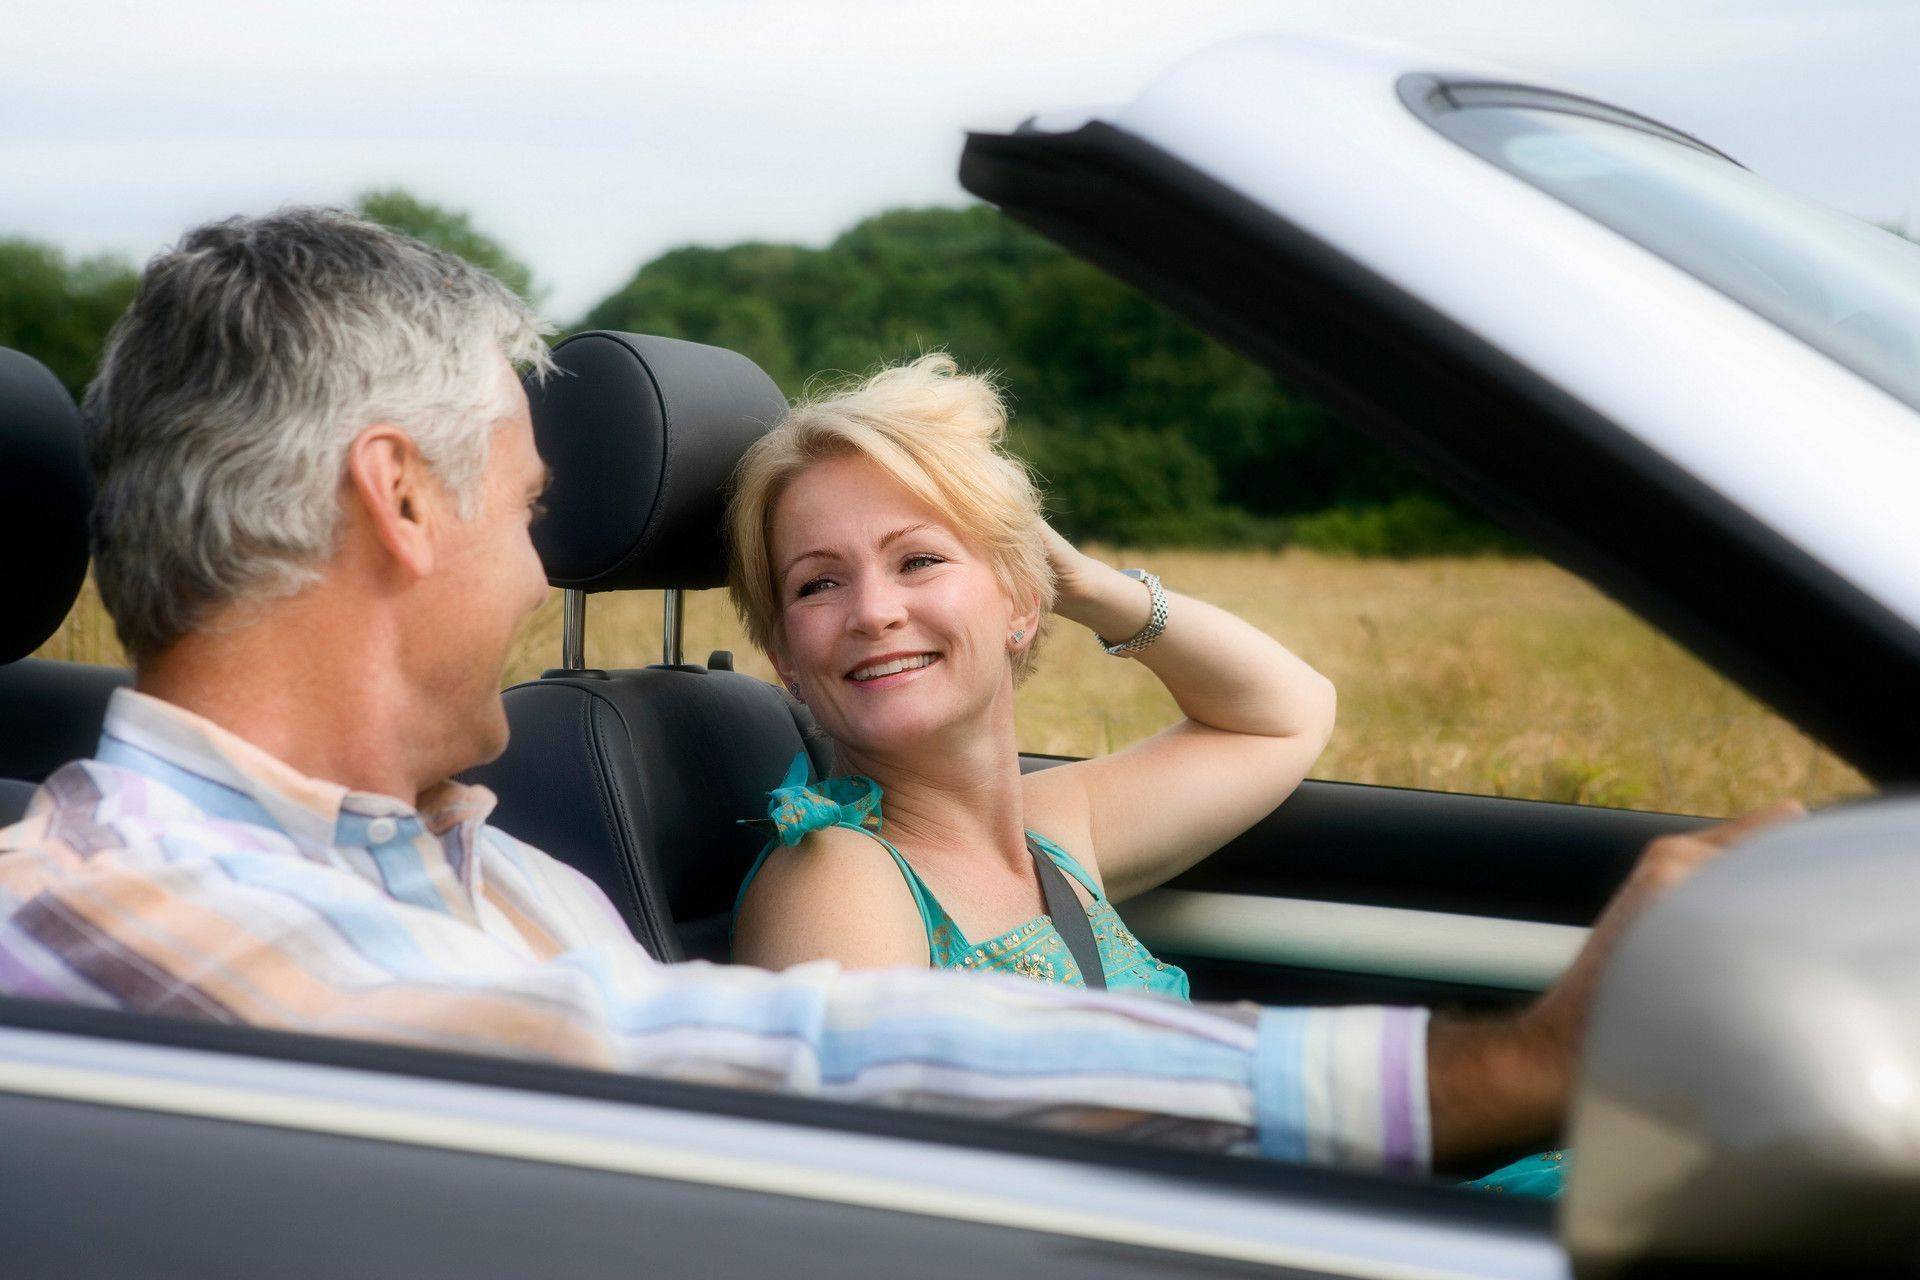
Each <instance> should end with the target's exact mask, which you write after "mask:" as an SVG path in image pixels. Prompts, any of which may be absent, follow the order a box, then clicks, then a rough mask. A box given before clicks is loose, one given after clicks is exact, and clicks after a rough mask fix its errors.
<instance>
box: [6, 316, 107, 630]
mask: <svg viewBox="0 0 1920 1280" xmlns="http://www.w3.org/2000/svg"><path fill="white" fill-rule="evenodd" d="M92 505H93V481H92V480H91V478H90V477H89V476H88V474H87V455H86V442H85V440H84V438H83V437H82V434H81V430H80V411H79V410H78V409H76V408H74V405H73V397H72V396H69V395H68V394H67V389H66V388H65V387H63V386H61V385H60V380H59V379H58V378H56V377H54V376H53V374H52V372H51V371H49V370H48V368H47V367H46V366H45V365H43V364H41V363H40V362H39V361H38V360H35V359H34V358H33V357H32V356H26V355H22V354H20V353H19V352H18V351H9V350H7V349H6V348H4V347H0V554H4V555H5V556H6V558H7V561H8V563H10V564H12V565H13V566H14V569H13V571H12V572H11V573H9V574H8V575H7V578H6V594H7V602H6V607H5V608H4V609H0V662H12V661H13V660H14V659H15V658H24V657H25V656H26V655H28V654H29V653H32V652H33V651H34V650H35V649H37V648H39V647H40V646H41V644H43V643H45V641H46V639H47V637H48V636H50V635H52V634H53V633H54V631H55V630H56V629H58V627H59V626H60V621H61V619H63V618H65V617H66V616H67V611H68V610H69V609H71V608H73V601H74V597H76V596H78V595H79V594H80V584H81V582H82V581H83V580H85V578H86V576H87V513H88V511H89V510H90V509H91V507H92Z"/></svg>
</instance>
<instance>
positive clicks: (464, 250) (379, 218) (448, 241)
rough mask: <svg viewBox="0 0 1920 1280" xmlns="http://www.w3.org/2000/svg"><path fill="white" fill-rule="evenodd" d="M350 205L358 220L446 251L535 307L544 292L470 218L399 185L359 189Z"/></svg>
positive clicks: (523, 266)
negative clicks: (497, 279) (493, 278)
mask: <svg viewBox="0 0 1920 1280" xmlns="http://www.w3.org/2000/svg"><path fill="white" fill-rule="evenodd" d="M353 207H354V210H355V211H356V212H357V213H359V215H360V216H361V217H363V218H366V219H369V220H370V221H373V222H377V223H379V224H380V225H381V226H384V227H391V228H393V229H394V230H395V231H399V232H402V233H404V234H406V235H410V236H412V237H414V238H415V239H417V240H424V241H426V242H427V243H428V244H430V245H432V246H433V247H434V248H436V249H445V250H446V251H447V252H448V253H451V254H457V255H458V256H460V257H462V258H465V259H466V260H467V261H468V262H471V263H473V265H475V266H476V267H480V268H483V269H484V270H487V271H490V272H492V273H493V274H494V275H495V276H497V277H499V279H500V281H501V283H503V284H505V285H506V286H507V287H508V288H509V289H511V290H513V291H514V292H515V293H517V294H519V295H520V296H521V297H523V298H525V299H526V300H527V301H528V302H532V303H538V302H539V301H540V299H541V297H542V296H543V295H544V293H545V290H543V289H541V288H539V287H537V286H536V284H535V282H534V278H533V268H531V267H529V266H528V265H527V264H526V263H525V262H523V261H522V260H521V259H519V258H518V257H516V256H514V254H513V253H512V252H510V251H509V250H508V249H507V247H506V246H505V245H503V244H501V243H500V242H499V241H498V240H495V239H494V238H493V237H492V236H490V235H488V234H486V233H485V232H484V231H481V230H480V229H479V228H478V227H476V226H474V225H473V219H472V217H471V216H469V215H468V214H465V213H462V212H460V211H459V210H457V209H448V208H446V207H444V206H442V205H437V204H434V203H432V202H431V201H427V200H422V199H421V198H420V197H419V196H416V195H414V194H413V193H412V192H410V191H407V190H404V189H403V188H400V187H382V188H379V189H377V190H373V191H363V192H361V193H360V194H359V195H358V196H357V197H355V198H354V202H353Z"/></svg>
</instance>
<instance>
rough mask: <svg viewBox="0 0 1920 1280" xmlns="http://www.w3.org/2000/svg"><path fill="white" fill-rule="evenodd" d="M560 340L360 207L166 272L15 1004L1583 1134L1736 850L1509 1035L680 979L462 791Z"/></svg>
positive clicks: (1212, 1137) (1372, 1161)
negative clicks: (1621, 1016)
mask: <svg viewBox="0 0 1920 1280" xmlns="http://www.w3.org/2000/svg"><path fill="white" fill-rule="evenodd" d="M540 335H541V326H540V324H539V323H538V321H537V320H536V319H535V317H534V316H533V314H532V313H531V312H530V311H529V310H528V309H527V307H526V306H525V305H524V304H523V303H522V302H521V301H520V300H519V299H518V298H516V297H515V296H514V295H513V294H511V293H510V292H508V291H507V290H506V289H505V288H504V287H503V286H501V285H500V284H499V283H498V282H497V281H495V280H493V279H492V278H491V277H489V276H487V275H486V274H485V273H483V272H481V271H479V270H477V269H476V268H474V267H471V266H469V265H468V264H466V263H464V262H462V261H460V260H459V259H457V258H455V257H452V256H451V255H448V254H445V253H441V252H439V251H437V250H434V249H431V248H428V247H427V246H425V245H422V244H420V243H418V242H416V241H412V240H409V239H407V238H405V237H403V236H399V235H396V234H394V233H392V232H389V231H385V230H383V229H381V228H379V227H376V226H373V225H372V224H369V223H366V222H362V221H360V220H358V219H356V218H353V217H350V216H348V215H346V214H343V213H338V212H334V211H328V210H312V209H294V210H288V211H284V212H281V213H278V214H275V215H272V216H270V217H265V218H259V219H240V218H236V219H232V220H229V221H225V222H220V223H215V224H213V225H210V226H206V227H202V228H199V229H198V230H195V231H193V232H190V233H189V234H188V235H187V236H186V237H185V238H184V239H183V240H182V241H181V242H180V244H179V245H178V246H177V247H176V248H174V249H172V250H170V251H168V252H166V253H163V254H162V255H160V256H159V257H158V258H156V259H154V261H153V262H152V263H150V264H149V265H148V267H147V269H146V272H145V274H144V275H143V277H142V279H141V282H140V287H139V291H138V293H137V295H136V297H135V299H134V301H133V304H132V307H131V308H130V310H129V311H128V313H127V315H126V316H125V317H124V318H123V319H122V320H121V321H120V323H119V324H118V325H117V326H116V328H115V330H114V332H113V336H112V338H111V340H110V343H109V348H108V351H107V354H106V359H105V363H104V366H103V369H102V372H101V375H100V377H99V379H98V381H97V382H96V383H95V385H94V386H93V388H92V390H91V392H90V393H89V396H88V410H89V416H90V417H91V419H92V420H93V432H94V436H93V440H92V458H93V465H94V468H95V471H96V475H97V481H98V495H99V496H98V505H97V508H96V512H95V528H94V547H95V572H96V577H97V580H98V582H99V585H100V590H101V593H102V595H103V597H104V598H105V601H106V604H107V607H108V609H109V611H110V612H111V613H112V615H113V618H114V621H115V624H116V626H117V628H118V630H119V634H120V637H121V639H122V641H123V642H124V643H125V645H126V648H127V650H128V652H129V653H130V654H131V655H132V657H133V660H134V664H135V668H136V685H135V689H134V690H123V691H120V692H119V693H117V694H116V695H115V696H114V699H113V702H112V705H111V707H110V708H109V711H108V715H107V720H106V725H105V728H104V731H103V734H102V737H101V741H100V747H99V750H98V753H97V755H96V756H95V757H94V758H93V759H91V760H84V761H79V762H76V763H74V764H70V765H68V766H66V767H65V768H63V769H61V770H60V771H59V772H57V773H55V774H54V775H53V776H52V777H50V778H49V779H48V781H47V783H46V785H45V786H44V787H43V788H41V790H40V791H39V792H38V793H37V794H36V796H35V798H34V800H33V803H32V805H31V807H30V809H29V811H28V814H27V817H26V818H25V819H24V820H23V821H22V822H20V823H19V824H17V825H15V826H13V827H11V828H9V829H7V830H6V831H4V832H0V991H5V992H8V993H11V994H18V995H27V996H35V997H41V998H54V999H65V1000H72V1001H78V1002H83V1003H88V1004H95V1005H102V1006H108V1007H118V1008H125V1009H134V1010H141V1011H148V1012H157V1013H171V1014H179V1015H183V1016H189V1017H197V1018H208V1019H215V1020H220V1021H231V1022H242V1023H249V1024H253V1025H257V1026H263V1027H274V1028H281V1029H286V1030H294V1031H304V1032H316V1033H322V1034H335V1035H350V1036H367V1037H375V1038H379V1039H384V1040H390V1041H398V1042H403V1043H409V1044H417V1045H431V1046H439V1047H445V1048H455V1049H464V1050H471V1051H481V1052H492V1053H504V1054H511V1055H517V1056H522V1057H528V1058H539V1059H546V1060H553V1061H560V1062H567V1063H573V1064H576V1065H582V1066H590V1067H599V1068H605V1069H609V1070H617V1071H631V1072H642V1073H649V1074H658V1075H664V1076H673V1077H679V1078H684V1079H695V1080H704V1081H712V1082H718V1083H727V1084H737V1085H742V1086H747V1087H755V1088H768V1089H786V1090H793V1091H797V1092H807V1093H812V1094H816V1095H824V1096H833V1097H840V1098H850V1099H865V1100H872V1101H884V1102H891V1103H895V1104H898V1105H903V1106H911V1107H917V1108H923V1109H937V1110H942V1111H947V1112H954V1113H961V1114H971V1115H980V1116H994V1117H1001V1118H1019V1119H1028V1120H1032V1121H1034V1122H1038V1123H1046V1124H1050V1125H1054V1126H1061V1127H1072V1128H1080V1129H1085V1130H1089V1131H1098V1132H1105V1133H1114V1132H1127V1131H1132V1132H1137V1133H1140V1134H1143V1135H1151V1136H1153V1137H1155V1138H1156V1139H1159V1140H1163V1141H1170V1142H1179V1143H1185V1144H1191V1145H1206V1146H1215V1147H1222V1148H1236V1149H1238V1148H1245V1149H1253V1148H1255V1147H1257V1148H1259V1149H1261V1150H1264V1151H1266V1152H1267V1153H1269V1154H1272V1155H1275V1156H1280V1157H1286V1158H1304V1159H1323V1160H1329V1161H1339V1162H1345V1163H1349V1164H1354V1165H1360V1166H1372V1167H1378V1166H1383V1165H1384V1166H1401V1167H1409V1168H1418V1167H1424V1166H1425V1164H1426V1163H1427V1161H1428V1160H1429V1159H1430V1157H1431V1156H1432V1155H1433V1153H1435V1152H1438V1153H1440V1154H1441V1155H1442V1156H1443V1157H1458V1156H1461V1155H1463V1154H1466V1153H1469V1152H1472V1151H1475V1150H1486V1149H1492V1148H1497V1147H1511V1146H1514V1145H1517V1144H1519V1143H1523V1142H1528V1141H1533V1140H1536V1139H1538V1138H1542V1137H1544V1136H1545V1135H1546V1134H1547V1133H1548V1132H1549V1131H1550V1130H1551V1129H1552V1127H1553V1125H1554V1123H1555V1121H1556V1119H1557V1116H1558V1113H1559V1109H1560V1106H1561V1103H1562V1101H1563V1100H1564V1096H1565V1091H1566V1078H1567V1072H1568V1066H1569V1063H1570V1057H1571V1052H1572V1045H1573V1043H1574V1041H1575V1039H1576V1036H1577V1031H1578V1028H1579V1025H1580V1022H1581V1021H1582V1019H1583V1017H1584V1010H1585V1005H1586V1003H1587V993H1588V991H1589V990H1590V988H1591V985H1592V981H1593V975H1594V973H1595V971H1596V969H1597V967H1598V965H1599V963H1600V961H1601V959H1602V958H1603V957H1604V955H1605V953H1606V950H1607V947H1608V945H1610V942H1611V939H1612V937H1613V936H1615V935H1616V934H1617V932H1618V929H1619V927H1620V925H1622V924H1624V922H1625V921H1626V920H1627V919H1628V918H1630V917H1631V916H1632V915H1633V914H1634V912H1635V911H1636V910H1637V909H1638V907H1639V906H1640V905H1641V903H1642V902H1644V900H1645V899H1646V897H1647V895H1648V894H1649V893H1651V892H1654V891H1656V890H1657V889H1658V888H1659V887H1661V886H1662V885H1663V884H1666V883H1670V882H1671V881H1673V880H1675V879H1677V878H1679V877H1680V876H1682V875H1684V874H1685V873H1686V872H1687V871H1688V870H1689V869H1690V868H1691V867H1693V866H1694V865H1697V864H1698V862H1700V861H1701V860H1703V859H1704V858H1706V857H1709V856H1711V855H1712V853H1713V852H1714V851H1715V849H1716V848H1717V847H1718V846H1719V845H1720V844H1723V843H1725V840H1726V838H1727V836H1729V835H1731V834H1734V833H1736V830H1737V829H1735V830H1723V831H1722V832H1721V833H1720V834H1718V835H1714V836H1709V837H1704V838H1685V839H1674V840H1668V841H1665V842H1662V843H1661V844H1660V845H1658V846H1657V847H1656V848H1655V850H1654V851H1653V852H1652V853H1651V854H1650V856H1649V859H1648V860H1647V861H1646V862H1645V863H1643V866H1642V870H1641V871H1640V872H1638V873H1636V878H1635V881H1634V882H1633V884H1631V885H1630V886H1629V888H1628V889H1627V891H1626V894H1625V895H1624V896H1623V899H1622V900H1621V901H1620V902H1619V903H1617V904H1616V906H1615V908H1614V909H1613V910H1612V912H1610V914H1609V917H1608V919H1607V921H1605V922H1603V925H1602V927H1601V928H1600V929H1599V930H1597V931H1596V935H1595V941H1594V944H1593V945H1592V946H1590V947H1589V949H1588V951H1587V952H1586V953H1585V954H1584V955H1583V957H1582V959H1581V960H1580V961H1578V962H1577V963H1576V964H1575V966H1574V969H1573V971H1572V972H1571V973H1570V974H1569V976H1568V978H1567V979H1566V980H1565V981H1563V983H1562V984H1561V985H1560V986H1559V987H1557V988H1556V989H1555V991H1554V992H1552V993H1550V994H1549V995H1548V996H1547V997H1546V998H1545V999H1544V1000H1543V1001H1542V1002H1541V1003H1540V1004H1539V1005H1538V1006H1536V1007H1535V1008H1534V1009H1533V1010H1531V1011H1529V1013H1528V1014H1526V1015H1524V1016H1522V1017H1519V1018H1515V1019H1508V1020H1498V1021H1488V1022H1484V1023H1466V1022H1457V1021H1454V1022H1450V1021H1447V1020H1443V1019H1435V1020H1434V1022H1433V1024H1432V1026H1431V1027H1429V1026H1428V1024H1427V1019H1426V1015H1425V1014H1424V1012H1423V1011H1419V1010H1405V1009H1378V1008H1360V1009H1333V1010H1300V1009H1293V1010H1288V1009H1265V1010H1260V1009H1254V1008H1252V1007H1250V1006H1245V1007H1240V1008H1236V1009H1211V1010H1210V1009H1205V1008H1188V1007H1185V1006H1180V1005H1175V1004H1172V1003H1169V1002H1165V1001H1147V1000H1141V999H1133V998H1128V997H1124V996H1109V995H1105V994H1100V993H1087V992H1083V991H1074V990H1069V989H1065V988H1060V987H1054V986H1045V985H1041V984H1036V983H1027V982H1023V981H1020V980H1015V979H1007V980H998V981H995V980H990V979H980V978H975V977H970V976H962V975H957V974H951V973H937V972H928V971H902V972H888V973H872V972H867V973H844V972H841V971H839V970H838V969H837V968H836V967H834V966H832V965H830V964H824V963H823V964H816V965H807V966H802V967H800V968H797V969H792V970H789V971H787V972H786V973H783V974H778V975H775V974H769V973H764V972H761V971H758V970H752V969H746V968H727V967H719V966H712V965H705V964H689V965H681V966H671V967H670V966H665V965H661V964H659V963H657V962H655V961H653V960H652V959H651V958H650V957H649V956H648V955H647V954H646V953H645V952H644V951H643V950H642V949H641V948H640V946H639V945H638V944H636V943H635V942H634V941H633V939H632V937H631V936H630V935H629V934H628V933H627V931H626V928H625V926H624V925H623V924H622V922H621V920H620V917H619V914H618V913H617V912H616V911H615V910H614V908H613V907H612V905H611V904H610V903H608V901H607V900H606V899H605V897H604V896H603V895H602V894H601V893H600V892H599V890H598V889H597V888H595V887H594V886H593V884H592V883H591V882H589V881H588V880H587V879H586V878H585V877H583V876H581V875H579V874H578V873H577V872H574V871H572V870H571V869H569V868H568V867H566V866H564V865H563V864H561V863H559V862H557V861H555V860H554V859H552V858H549V857H547V856H546V855H544V854H542V853H540V852H538V851H537V850H534V849H532V848H529V847H528V846H526V845H525V844H522V843H520V842H519V841H516V840H514V839H513V838H512V837H510V836H508V835H506V834H505V833H503V832H501V831H499V830H497V829H495V828H493V827H490V826H488V825H486V817H487V814H488V812H489V810H490V809H491V807H492V803H493V800H492V796H491V795H489V794H488V793H487V792H486V791H484V790H483V789H481V788H478V787H471V786H463V785H461V784H458V783H455V782H452V781H449V779H451V778H452V777H453V775H454V774H456V773H458V772H459V771H461V770H463V769H466V768H468V767H471V766H473V765H475V764H478V763H481V762H483V761H486V760H489V759H492V758H494V757H496V756H498V755H499V753H500V752H501V750H502V749H503V748H504V746H505V744H506V735H507V725H506V718H505V713H504V710H503V706H502V702H501V699H500V694H499V687H500V676H501V672H502V669H503V667H504V665H505V660H506V655H507V651H508V648H509V645H510V643H511V641H512V639H513V636H514V634H515V631H516V629H517V627H518V625H519V623H520V622H521V621H523V620H524V619H525V618H526V616H527V615H528V614H529V613H530V612H531V611H532V610H533V609H534V608H535V607H536V606H537V605H538V604H539V603H540V602H541V600H542V599H543V598H544V595H545V590H546V582H545V577H544V575H543V573H542V571H541V566H540V562H539V560H538V558H537V556H536V555H535V553H534V549H533V544H532V541H531V539H530V537H529V535H528V528H529V525H530V524H531V522H532V521H533V519H534V518H535V516H536V514H537V512H538V507H539V499H540V495H541V491H542V489H543V488H544V486H545V483H546V469H545V467H544V466H543V465H542V463H541V461H540V457H539V455H538V453H537V451H536V450H535V447H534V442H533V434H532V426H531V423H530V421H529V417H528V408H527V400H526V396H525V394H524V392H523V391H522V389H521V385H520V381H519V379H518V377H516V376H515V372H514V368H513V366H514V364H516V363H517V364H520V365H522V366H533V367H538V366H540V365H541V364H542V363H543V362H544V361H545V359H546V354H545V348H544V346H543V345H542V342H541V337H540Z"/></svg>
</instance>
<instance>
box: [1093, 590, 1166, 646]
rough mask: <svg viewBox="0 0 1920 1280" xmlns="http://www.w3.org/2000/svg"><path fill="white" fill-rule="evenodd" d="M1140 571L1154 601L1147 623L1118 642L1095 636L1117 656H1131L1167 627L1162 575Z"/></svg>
mask: <svg viewBox="0 0 1920 1280" xmlns="http://www.w3.org/2000/svg"><path fill="white" fill-rule="evenodd" d="M1138 573H1139V579H1138V580H1139V581H1140V582H1142V583H1144V584H1146V588H1147V595H1148V597H1149V598H1150V599H1151V600H1152V602H1153V605H1152V612H1151V613H1149V614H1148V616H1147V622H1146V625H1145V626H1143V627H1141V628H1140V629H1139V630H1138V631H1136V632H1134V633H1133V634H1132V635H1130V636H1128V637H1127V638H1126V639H1125V640H1121V641H1119V642H1117V643H1110V642H1109V641H1108V640H1107V638H1106V637H1105V636H1103V635H1097V634H1096V635H1095V636H1094V639H1095V640H1098V641H1099V642H1100V647H1101V648H1102V649H1105V650H1106V651H1107V652H1108V653H1109V654H1111V655H1113V656H1114V657H1116V658H1131V657H1132V656H1133V655H1134V654H1136V653H1139V652H1140V651H1141V650H1142V649H1144V648H1146V647H1147V646H1148V645H1150V644H1152V643H1153V642H1154V641H1155V640H1158V639H1159V638H1160V633H1161V632H1163V631H1165V630H1166V629H1167V593H1166V591H1165V589H1164V588H1162V587H1161V585H1160V576H1159V575H1158V574H1155V573H1149V572H1147V571H1145V570H1140V571H1138ZM1130 576H1131V575H1130Z"/></svg>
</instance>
